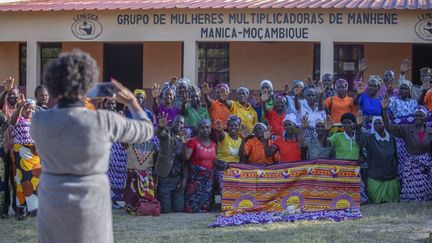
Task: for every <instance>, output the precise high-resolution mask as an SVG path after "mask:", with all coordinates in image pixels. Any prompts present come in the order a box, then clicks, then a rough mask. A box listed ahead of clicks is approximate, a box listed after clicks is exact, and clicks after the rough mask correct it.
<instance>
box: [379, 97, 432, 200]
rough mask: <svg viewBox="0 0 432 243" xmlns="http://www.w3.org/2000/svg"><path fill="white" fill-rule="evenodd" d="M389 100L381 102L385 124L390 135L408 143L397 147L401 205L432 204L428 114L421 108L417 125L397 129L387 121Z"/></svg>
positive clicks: (416, 114) (431, 138)
mask: <svg viewBox="0 0 432 243" xmlns="http://www.w3.org/2000/svg"><path fill="white" fill-rule="evenodd" d="M388 106H389V100H388V99H384V100H383V101H382V107H383V113H382V116H383V121H384V125H385V127H386V129H387V131H388V132H389V133H391V134H393V135H394V136H396V137H399V138H401V139H403V140H404V141H405V146H403V147H401V146H399V144H398V148H397V149H398V150H399V175H400V177H401V184H402V190H401V195H400V198H401V201H430V200H432V172H431V169H432V156H431V146H432V128H430V127H427V126H426V123H425V122H426V119H427V117H428V110H427V109H426V108H425V107H423V106H419V107H418V108H417V109H416V110H415V112H414V124H410V125H394V124H391V123H390V121H389V118H388V114H387V109H388Z"/></svg>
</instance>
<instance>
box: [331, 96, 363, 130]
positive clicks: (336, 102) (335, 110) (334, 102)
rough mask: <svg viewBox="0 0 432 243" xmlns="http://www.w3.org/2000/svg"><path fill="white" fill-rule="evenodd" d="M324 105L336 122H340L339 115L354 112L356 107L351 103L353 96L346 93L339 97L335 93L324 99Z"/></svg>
mask: <svg viewBox="0 0 432 243" xmlns="http://www.w3.org/2000/svg"><path fill="white" fill-rule="evenodd" d="M324 106H325V107H326V108H327V109H329V110H330V116H331V117H332V118H333V120H334V121H335V122H336V123H340V122H341V117H342V115H343V114H345V113H347V112H350V113H352V114H356V112H357V108H356V106H355V105H354V103H353V98H351V97H349V96H348V95H347V96H345V97H344V98H343V99H341V98H340V97H339V96H337V95H335V96H332V97H328V98H327V99H325V101H324Z"/></svg>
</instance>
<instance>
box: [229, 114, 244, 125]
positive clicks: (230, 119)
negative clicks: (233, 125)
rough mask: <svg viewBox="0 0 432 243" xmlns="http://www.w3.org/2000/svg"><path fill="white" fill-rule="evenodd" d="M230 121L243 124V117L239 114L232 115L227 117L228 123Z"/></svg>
mask: <svg viewBox="0 0 432 243" xmlns="http://www.w3.org/2000/svg"><path fill="white" fill-rule="evenodd" d="M229 121H236V122H237V123H238V124H239V125H241V118H240V117H238V116H234V115H230V116H229V117H228V119H227V123H228V122H229Z"/></svg>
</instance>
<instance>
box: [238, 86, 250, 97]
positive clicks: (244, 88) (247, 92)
mask: <svg viewBox="0 0 432 243" xmlns="http://www.w3.org/2000/svg"><path fill="white" fill-rule="evenodd" d="M240 90H245V91H246V96H249V89H248V88H246V87H240V88H238V89H237V91H236V92H237V93H238V92H240Z"/></svg>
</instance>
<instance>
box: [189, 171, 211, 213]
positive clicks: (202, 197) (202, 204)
mask: <svg viewBox="0 0 432 243" xmlns="http://www.w3.org/2000/svg"><path fill="white" fill-rule="evenodd" d="M213 171H214V170H213V169H208V168H206V167H203V166H200V165H192V166H191V168H190V170H189V178H188V183H187V189H186V199H185V212H187V213H205V212H210V211H211V210H212V207H213V193H212V191H213V180H214V172H213Z"/></svg>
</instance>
